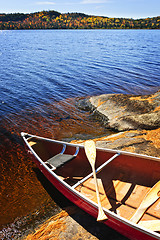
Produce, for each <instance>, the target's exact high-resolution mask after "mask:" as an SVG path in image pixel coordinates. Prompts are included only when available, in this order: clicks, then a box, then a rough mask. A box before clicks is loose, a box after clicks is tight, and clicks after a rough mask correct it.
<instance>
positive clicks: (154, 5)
mask: <svg viewBox="0 0 160 240" xmlns="http://www.w3.org/2000/svg"><path fill="white" fill-rule="evenodd" d="M0 1H1V3H0V13H17V12H19V13H33V12H39V11H42V10H55V11H58V12H60V13H68V12H70V13H71V12H79V13H85V14H88V15H95V16H106V17H125V18H134V19H137V18H147V17H156V16H160V0H0Z"/></svg>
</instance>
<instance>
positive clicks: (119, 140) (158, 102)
mask: <svg viewBox="0 0 160 240" xmlns="http://www.w3.org/2000/svg"><path fill="white" fill-rule="evenodd" d="M77 105H78V107H79V108H80V109H82V110H87V111H88V110H89V111H90V112H91V114H92V116H94V118H95V119H96V120H99V121H101V122H102V123H103V124H104V125H105V126H106V128H108V129H112V130H114V131H116V133H115V134H113V135H110V136H103V137H101V138H96V139H94V141H95V142H96V146H97V147H103V148H111V149H118V150H125V151H130V152H136V153H140V154H146V155H151V156H156V157H160V91H158V92H156V93H155V94H152V95H142V96H137V95H125V94H103V95H100V96H94V97H90V98H87V99H83V100H79V101H78V103H77ZM72 142H74V143H80V144H83V142H84V140H79V141H72ZM25 239H26V240H33V239H40V240H43V239H68V240H69V239H108V240H110V239H112V240H113V239H116V240H125V239H126V238H124V237H123V236H121V235H119V234H118V233H116V232H115V231H113V230H111V229H110V228H107V227H106V226H104V225H103V224H100V223H97V222H96V220H94V219H93V218H92V217H90V216H88V215H87V214H86V213H84V212H83V211H81V210H80V209H78V208H77V207H75V206H71V208H69V209H64V210H63V211H61V213H59V214H57V215H56V216H54V217H52V218H51V219H49V220H48V221H47V222H45V223H44V224H43V225H42V226H41V227H40V228H39V229H37V230H36V231H35V232H34V233H32V234H30V235H29V236H28V237H27V238H25Z"/></svg>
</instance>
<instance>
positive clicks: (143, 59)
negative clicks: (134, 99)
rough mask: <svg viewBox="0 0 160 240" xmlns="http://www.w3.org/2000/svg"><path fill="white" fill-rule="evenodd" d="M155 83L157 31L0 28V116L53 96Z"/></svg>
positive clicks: (149, 88)
mask: <svg viewBox="0 0 160 240" xmlns="http://www.w3.org/2000/svg"><path fill="white" fill-rule="evenodd" d="M159 86H160V31H159V30H31V31H30V30H26V31H24V30H22V31H1V32H0V87H1V93H0V116H2V115H5V114H6V113H11V112H14V113H16V112H17V111H19V110H21V109H23V108H26V107H29V108H31V107H34V106H37V105H38V106H39V105H41V104H44V103H49V102H50V101H51V102H52V101H53V100H58V101H59V100H61V99H65V98H69V97H73V98H74V97H77V96H78V97H79V96H87V95H97V94H102V93H133V94H146V93H152V92H154V91H156V90H157V89H158V88H159Z"/></svg>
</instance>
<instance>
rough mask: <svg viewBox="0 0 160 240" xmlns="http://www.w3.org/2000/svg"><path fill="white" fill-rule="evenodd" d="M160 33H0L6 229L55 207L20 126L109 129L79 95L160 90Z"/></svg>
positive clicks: (58, 133)
mask: <svg viewBox="0 0 160 240" xmlns="http://www.w3.org/2000/svg"><path fill="white" fill-rule="evenodd" d="M159 39H160V31H159V30H155V31H154V30H74V31H73V30H31V31H30V30H27V31H25V30H24V31H1V32H0V47H1V48H0V87H1V92H0V120H1V121H0V147H1V151H0V186H1V191H0V202H1V203H2V207H1V210H0V228H1V229H2V228H3V227H4V226H6V224H12V223H13V222H14V221H15V219H17V218H19V217H23V216H26V215H27V214H29V213H31V212H33V211H36V209H39V208H40V206H48V205H49V206H52V205H53V209H56V207H55V205H54V202H53V197H51V196H50V194H48V192H47V191H46V189H45V188H44V186H43V184H42V182H43V181H42V180H41V178H39V174H40V173H37V170H36V168H35V165H34V163H33V162H32V161H31V159H29V158H28V156H27V154H26V152H25V149H24V145H23V143H22V140H21V137H20V132H21V131H24V132H29V133H32V134H37V135H41V136H44V137H51V138H55V139H67V141H69V140H71V139H75V138H77V139H81V138H86V139H87V138H90V137H94V136H101V135H104V134H109V132H108V131H106V129H105V128H104V127H103V126H101V124H100V123H98V122H96V121H95V120H94V119H93V118H92V116H90V113H89V112H84V111H82V110H79V109H78V108H77V107H76V103H77V101H78V99H79V98H83V97H86V96H91V95H98V94H103V93H125V94H128V93H129V94H150V93H153V92H155V91H157V90H159V87H160V42H159ZM42 209H43V208H42ZM48 209H49V207H48ZM42 212H43V211H42ZM6 231H7V232H8V230H6Z"/></svg>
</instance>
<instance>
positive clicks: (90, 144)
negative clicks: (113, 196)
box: [84, 140, 108, 221]
mask: <svg viewBox="0 0 160 240" xmlns="http://www.w3.org/2000/svg"><path fill="white" fill-rule="evenodd" d="M84 149H85V153H86V156H87V158H88V161H89V163H90V165H91V167H92V172H93V177H94V182H95V187H96V195H97V201H98V217H97V221H103V220H106V219H108V218H107V216H106V215H105V213H104V211H103V209H102V205H101V201H100V196H99V189H98V183H97V177H96V171H95V161H96V147H95V143H94V141H93V140H87V141H86V142H85V144H84Z"/></svg>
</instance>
